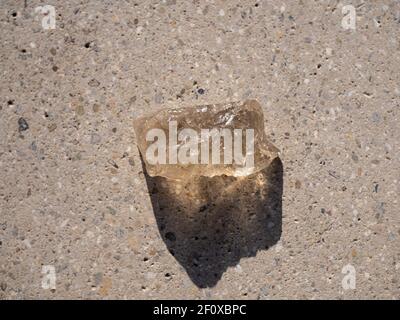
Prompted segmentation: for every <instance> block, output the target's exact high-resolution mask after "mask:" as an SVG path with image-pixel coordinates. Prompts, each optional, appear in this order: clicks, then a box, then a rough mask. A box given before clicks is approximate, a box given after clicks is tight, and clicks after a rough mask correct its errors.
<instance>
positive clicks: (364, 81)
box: [0, 0, 400, 299]
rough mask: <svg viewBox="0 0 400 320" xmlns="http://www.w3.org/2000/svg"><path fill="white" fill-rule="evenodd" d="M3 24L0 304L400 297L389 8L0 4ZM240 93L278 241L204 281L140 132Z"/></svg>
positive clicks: (9, 0)
mask: <svg viewBox="0 0 400 320" xmlns="http://www.w3.org/2000/svg"><path fill="white" fill-rule="evenodd" d="M46 4H47V5H50V6H52V8H54V15H53V13H52V12H51V9H49V7H44V6H45V5H46ZM345 5H351V6H353V7H352V8H354V10H355V11H354V12H355V13H356V17H355V20H354V21H355V25H351V23H352V21H351V19H350V18H351V17H349V14H351V12H352V11H351V9H350V11H349V9H348V8H349V7H345V8H344V9H343V7H344V6H345ZM39 6H41V7H42V8H38V7H39ZM50 8H51V7H50ZM43 10H44V11H43ZM49 19H50V20H51V19H53V20H55V25H52V24H51V21H49ZM343 19H344V20H343ZM0 26H1V28H0V38H1V48H0V61H1V69H0V70H1V78H0V298H1V299H37V298H40V299H56V298H58V299H66V298H80V299H82V298H84V299H114V298H117V299H124V298H129V299H134V298H139V299H156V298H176V299H183V298H193V299H204V298H210V299H221V298H223V299H242V298H243V299H278V298H295V299H323V298H327V299H360V298H377V299H399V298H400V276H399V269H400V249H399V247H400V246H399V245H400V218H399V212H400V210H399V209H400V206H399V202H398V201H399V200H398V199H399V194H400V185H399V180H400V161H399V147H400V126H399V112H400V111H399V110H400V54H399V52H400V43H399V41H400V3H399V2H398V1H389V0H378V1H355V0H349V1H336V0H329V1H305V0H298V1H294V0H285V1H282V0H277V1H267V0H254V1H212V0H209V1H198V0H193V1H173V0H164V1H122V0H121V1H94V0H92V1H77V0H70V1H56V0H49V1H47V3H43V2H42V1H36V0H32V1H31V0H26V1H22V0H20V1H14V0H3V1H1V3H0ZM349 26H350V27H352V26H354V27H355V28H350V29H349ZM53 27H54V28H53ZM248 98H250V99H257V100H258V101H259V102H260V103H261V105H262V106H263V109H264V114H265V118H266V121H265V126H266V130H267V134H268V137H269V138H270V139H271V141H273V143H274V144H275V145H276V146H278V147H279V148H280V149H281V162H282V183H283V184H282V195H281V212H280V213H281V222H280V223H281V232H280V235H279V239H276V241H274V242H273V244H271V246H270V247H265V248H259V250H257V252H255V253H254V254H251V255H247V256H243V257H242V258H241V259H240V260H239V261H237V262H236V265H229V266H228V267H227V269H226V270H225V271H224V272H223V274H222V275H221V277H220V279H219V280H218V281H217V282H216V283H214V282H212V283H205V285H204V286H202V285H199V283H195V282H193V281H192V280H191V278H190V277H189V275H188V274H187V272H186V270H185V268H184V267H183V266H182V265H181V264H180V263H179V261H178V260H177V259H175V257H174V256H173V254H172V253H171V252H170V251H169V250H168V243H166V241H173V239H174V237H175V241H180V239H179V238H178V237H177V234H176V233H174V230H161V229H160V228H159V227H158V225H157V221H156V218H155V212H154V208H153V205H152V199H151V194H149V189H148V186H147V184H146V177H145V175H144V172H143V168H142V164H141V160H140V156H139V154H138V150H137V147H136V144H135V136H134V133H133V128H132V123H133V119H135V118H136V117H137V116H139V115H141V114H143V113H146V112H148V111H151V110H156V109H157V108H161V107H168V106H191V105H197V104H209V103H224V102H229V101H238V100H244V99H248ZM270 227H271V228H273V227H274V226H272V225H270ZM203 231H204V233H207V232H208V231H207V229H206V228H205V229H204V230H203ZM166 232H170V233H169V234H167V233H166ZM265 232H266V233H268V226H267V228H266V230H265ZM194 236H196V235H194ZM239 236H240V234H238V237H239ZM168 239H169V240H168ZM214 245H215V246H218V245H220V244H219V243H215V244H214ZM199 254H200V255H201V253H199ZM207 284H208V285H207Z"/></svg>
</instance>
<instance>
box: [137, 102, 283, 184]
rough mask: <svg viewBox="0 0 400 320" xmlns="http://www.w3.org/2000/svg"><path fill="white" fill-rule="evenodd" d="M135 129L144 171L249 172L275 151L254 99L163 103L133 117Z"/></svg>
mask: <svg viewBox="0 0 400 320" xmlns="http://www.w3.org/2000/svg"><path fill="white" fill-rule="evenodd" d="M134 130H135V134H136V138H137V144H138V147H139V151H140V153H141V156H142V159H143V162H144V164H145V167H146V171H147V174H148V175H149V176H161V177H165V178H169V179H173V180H187V179H193V178H197V177H214V176H222V175H226V176H234V177H243V176H248V175H251V174H253V173H256V172H259V171H261V170H263V169H264V168H266V167H268V165H269V164H270V163H271V162H272V160H274V159H275V158H276V157H277V156H278V153H279V150H278V149H277V148H276V147H275V146H274V145H273V144H272V143H271V142H270V141H268V139H267V138H266V135H265V129H264V116H263V111H262V108H261V106H260V104H259V103H258V102H257V101H255V100H247V101H245V102H232V103H227V104H210V105H200V106H195V107H187V108H170V109H162V110H160V111H157V112H154V113H152V114H148V115H145V116H142V117H139V118H137V119H136V120H135V121H134Z"/></svg>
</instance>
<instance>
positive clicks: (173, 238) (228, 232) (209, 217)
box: [142, 158, 283, 288]
mask: <svg viewBox="0 0 400 320" xmlns="http://www.w3.org/2000/svg"><path fill="white" fill-rule="evenodd" d="M142 165H143V171H144V173H145V176H146V181H147V186H148V189H149V193H150V196H151V201H152V205H153V210H154V214H155V217H156V220H157V224H158V228H159V230H160V234H161V236H162V238H163V240H164V242H165V244H166V245H167V248H168V250H169V251H170V253H171V254H172V255H173V256H174V257H175V258H176V260H177V261H178V262H179V263H180V264H181V265H182V266H183V268H185V270H186V272H187V273H188V275H189V277H190V278H191V279H192V281H193V282H194V284H196V285H197V286H198V287H200V288H205V287H213V286H215V285H216V284H217V282H218V281H219V279H220V278H221V276H222V274H223V273H224V272H225V271H226V269H227V268H228V267H230V266H235V265H237V263H238V262H239V261H240V259H241V258H243V257H251V256H255V255H256V253H257V251H259V250H267V249H268V248H270V247H271V246H272V245H274V244H275V243H276V242H277V241H278V240H279V239H280V237H281V232H282V189H283V166H282V162H281V160H280V159H279V158H277V159H275V160H274V161H273V162H272V163H271V165H270V166H269V167H268V168H266V169H264V170H263V171H261V172H259V173H256V174H254V175H252V176H250V177H245V178H234V177H227V176H220V177H213V178H205V177H202V178H199V179H195V180H193V181H190V182H187V183H178V182H175V181H171V180H167V179H165V178H162V177H150V176H148V175H147V173H146V170H145V167H144V164H143V162H142Z"/></svg>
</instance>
